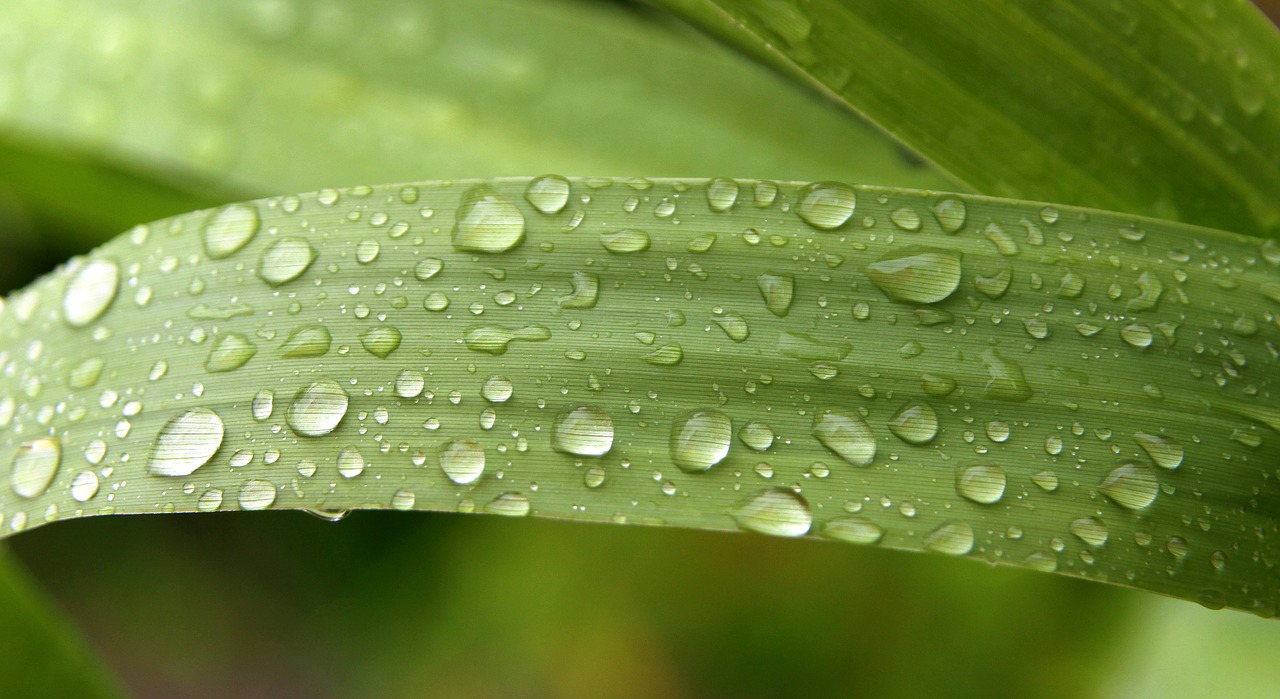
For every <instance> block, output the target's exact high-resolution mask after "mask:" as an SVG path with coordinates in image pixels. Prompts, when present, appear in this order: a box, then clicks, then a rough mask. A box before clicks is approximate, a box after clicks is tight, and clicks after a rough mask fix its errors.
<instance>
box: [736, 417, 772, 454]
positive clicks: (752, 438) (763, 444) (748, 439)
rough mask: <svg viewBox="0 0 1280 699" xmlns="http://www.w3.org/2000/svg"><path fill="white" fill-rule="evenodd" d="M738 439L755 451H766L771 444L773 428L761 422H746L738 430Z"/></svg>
mask: <svg viewBox="0 0 1280 699" xmlns="http://www.w3.org/2000/svg"><path fill="white" fill-rule="evenodd" d="M738 439H741V440H742V443H743V444H745V445H747V447H749V448H751V449H753V450H755V451H767V450H768V449H769V447H772V446H773V439H774V435H773V429H772V428H770V427H769V426H768V425H766V424H764V423H763V422H752V423H748V424H747V426H746V427H743V428H742V429H741V430H739V431H738Z"/></svg>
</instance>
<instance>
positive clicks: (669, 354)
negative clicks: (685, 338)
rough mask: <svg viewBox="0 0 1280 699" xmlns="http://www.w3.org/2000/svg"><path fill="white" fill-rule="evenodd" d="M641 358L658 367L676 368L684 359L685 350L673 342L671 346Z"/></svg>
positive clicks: (663, 347)
mask: <svg viewBox="0 0 1280 699" xmlns="http://www.w3.org/2000/svg"><path fill="white" fill-rule="evenodd" d="M640 358H641V359H643V360H644V361H646V362H648V363H650V364H656V365H658V366H675V365H677V364H679V363H680V361H681V360H682V359H684V348H683V347H681V346H680V345H678V344H676V343H674V342H673V343H671V344H669V345H663V346H661V347H659V348H658V349H656V350H654V351H652V352H650V353H648V354H646V355H644V356H642V357H640Z"/></svg>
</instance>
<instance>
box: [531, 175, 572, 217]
mask: <svg viewBox="0 0 1280 699" xmlns="http://www.w3.org/2000/svg"><path fill="white" fill-rule="evenodd" d="M524 199H525V201H527V202H529V203H530V204H532V205H533V208H535V209H537V210H538V211H540V212H541V213H544V214H558V213H560V212H561V211H562V210H563V209H564V207H565V204H568V203H569V180H567V179H565V178H563V177H561V176H559V175H543V176H542V177H539V178H537V179H535V180H533V181H532V182H530V183H529V186H528V187H527V188H525V190H524Z"/></svg>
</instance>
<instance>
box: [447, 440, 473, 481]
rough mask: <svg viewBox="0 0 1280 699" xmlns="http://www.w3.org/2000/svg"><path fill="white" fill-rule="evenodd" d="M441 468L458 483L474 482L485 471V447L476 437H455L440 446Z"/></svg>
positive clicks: (450, 478)
mask: <svg viewBox="0 0 1280 699" xmlns="http://www.w3.org/2000/svg"><path fill="white" fill-rule="evenodd" d="M440 470H441V471H444V475H446V476H448V477H449V480H451V481H453V482H454V483H457V484H458V485H466V484H468V483H472V482H474V481H475V480H476V479H477V478H479V477H480V474H482V473H484V447H483V446H481V445H480V443H479V442H477V441H475V440H474V439H455V440H452V441H449V442H446V443H444V444H443V445H441V447H440Z"/></svg>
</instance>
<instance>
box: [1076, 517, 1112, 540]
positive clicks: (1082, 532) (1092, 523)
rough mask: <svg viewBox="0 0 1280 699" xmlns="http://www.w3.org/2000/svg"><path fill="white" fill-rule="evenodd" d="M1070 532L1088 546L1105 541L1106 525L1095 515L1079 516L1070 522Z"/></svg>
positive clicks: (1107, 533) (1106, 534)
mask: <svg viewBox="0 0 1280 699" xmlns="http://www.w3.org/2000/svg"><path fill="white" fill-rule="evenodd" d="M1071 533H1072V534H1075V535H1076V536H1077V537H1078V538H1079V539H1080V540H1081V541H1083V542H1084V543H1086V544H1088V545H1090V546H1101V545H1103V544H1105V543H1107V536H1108V535H1109V532H1108V531H1107V525H1106V524H1105V523H1104V522H1103V521H1102V520H1100V519H1098V518H1097V517H1081V518H1079V519H1076V520H1073V521H1072V522H1071Z"/></svg>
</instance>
